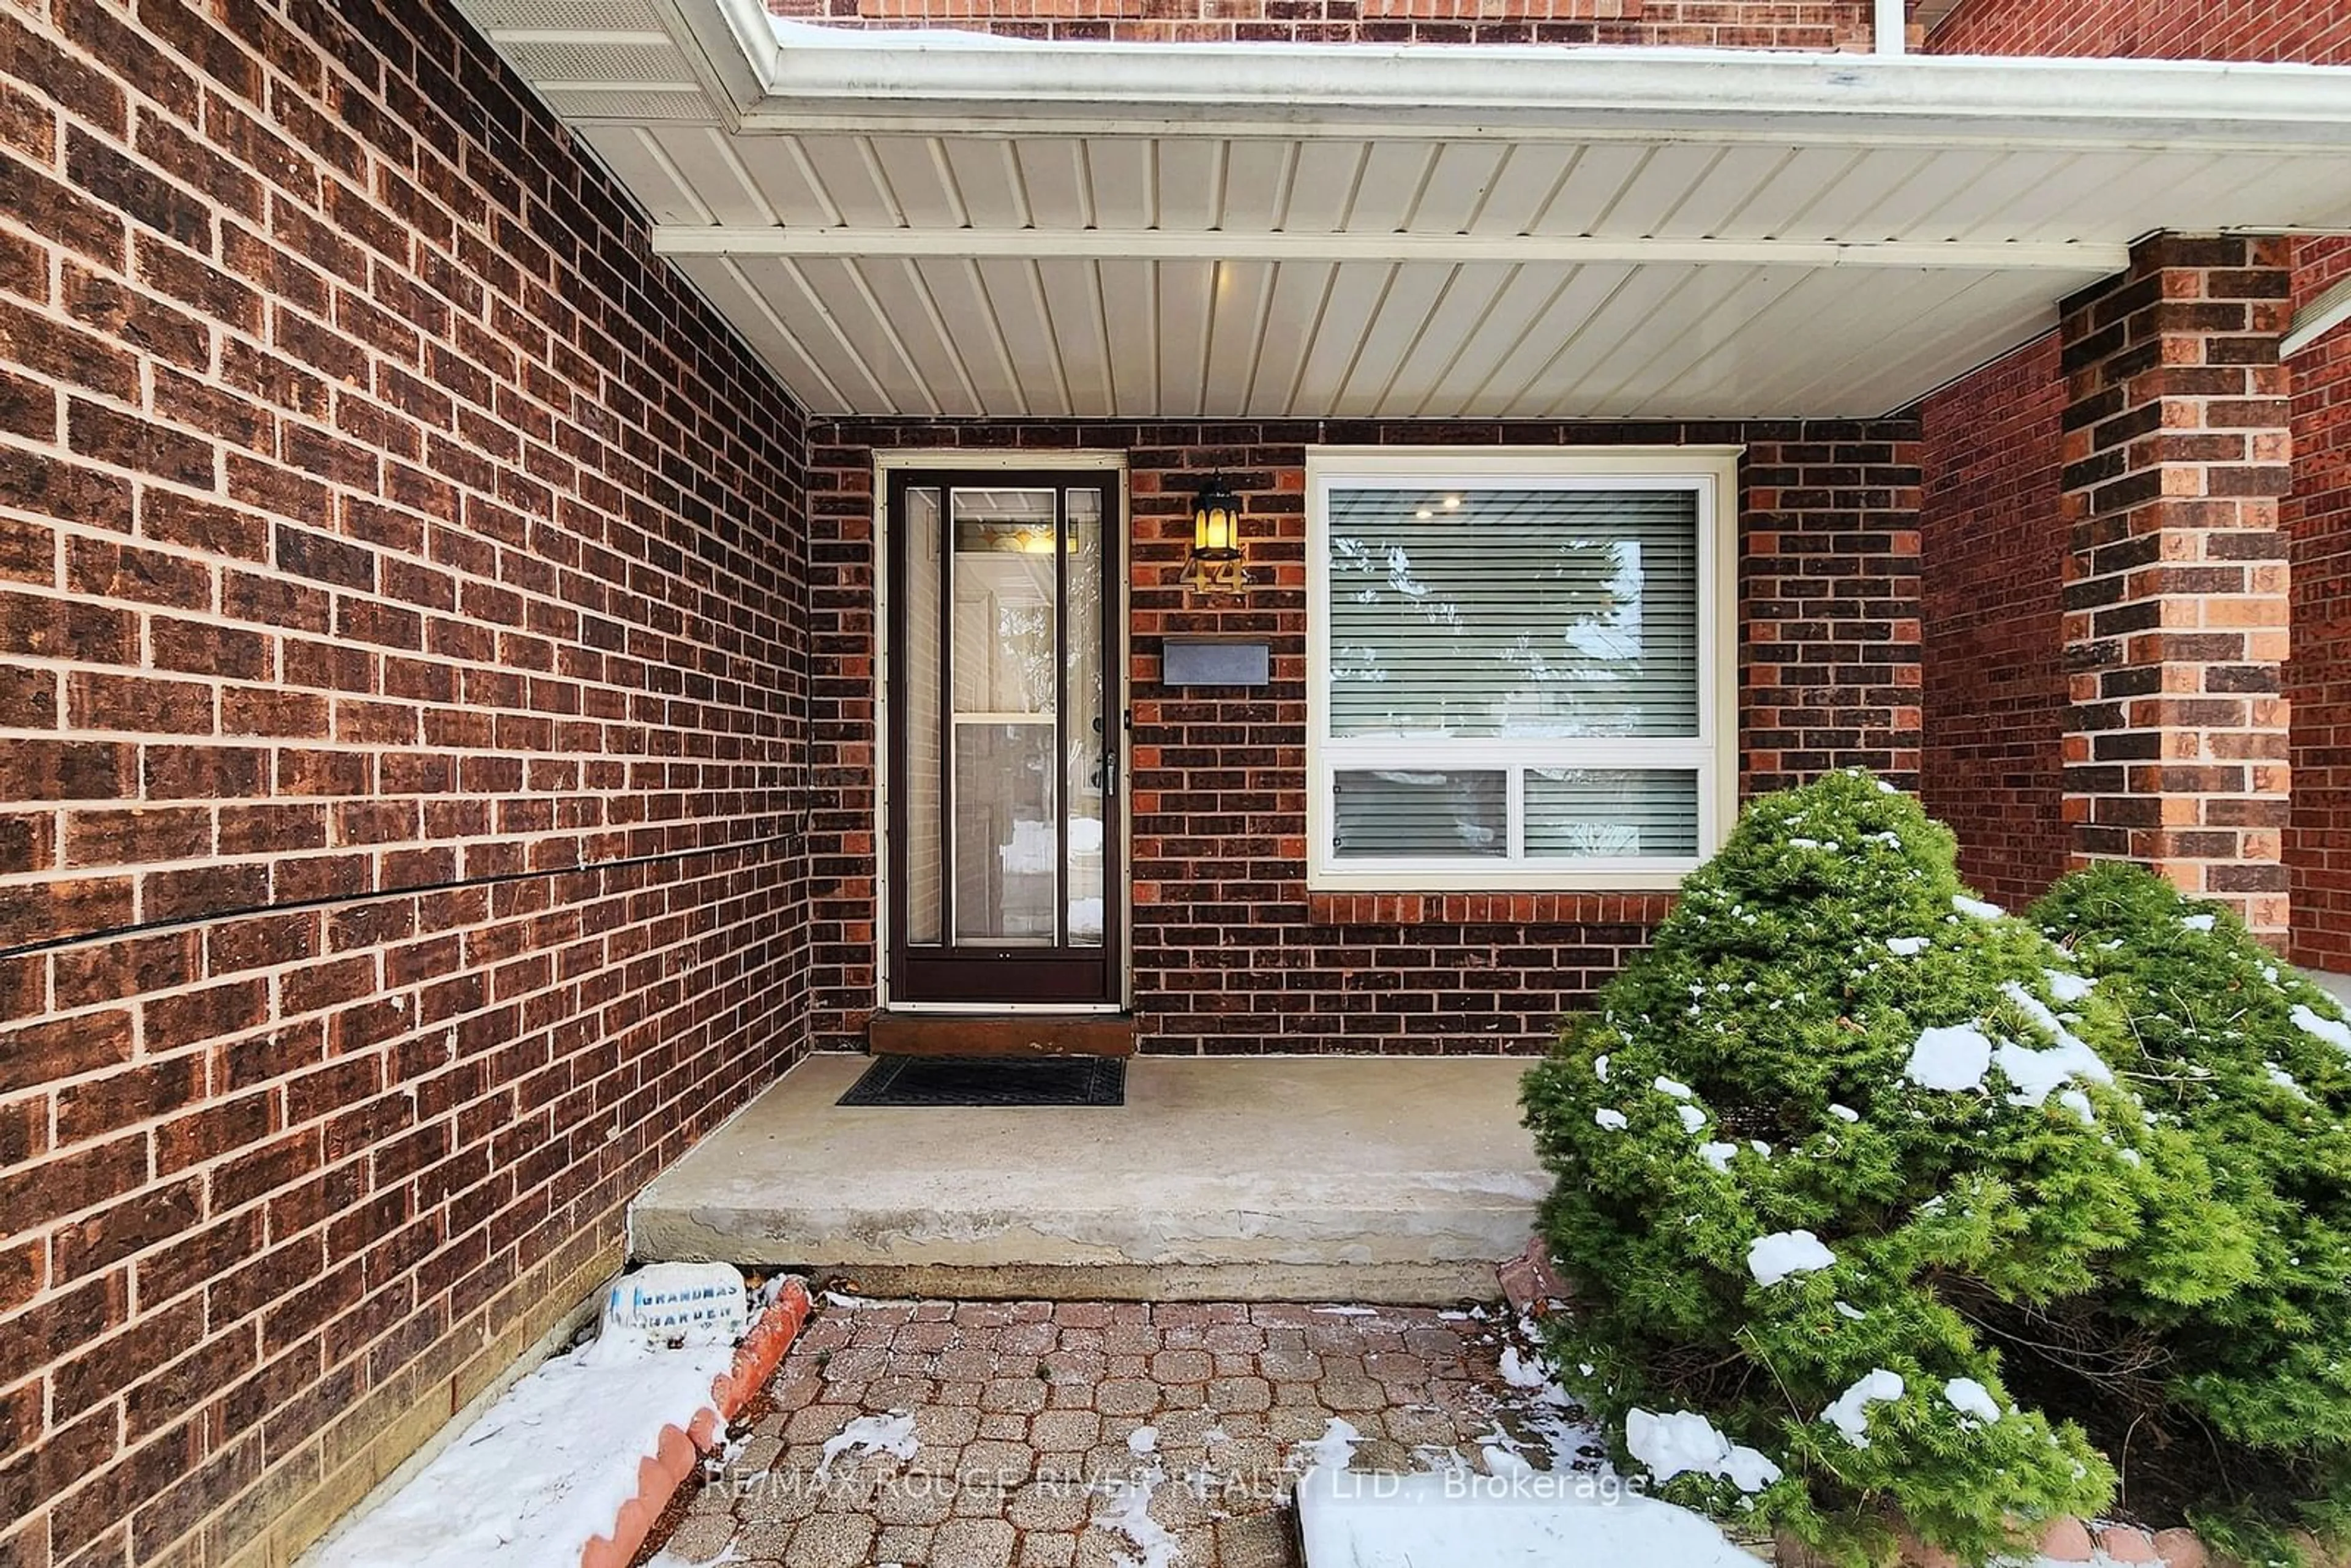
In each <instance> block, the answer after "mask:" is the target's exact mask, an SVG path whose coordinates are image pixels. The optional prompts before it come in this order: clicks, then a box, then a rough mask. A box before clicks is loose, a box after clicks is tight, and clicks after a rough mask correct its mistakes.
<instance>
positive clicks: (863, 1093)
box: [834, 1056, 1126, 1105]
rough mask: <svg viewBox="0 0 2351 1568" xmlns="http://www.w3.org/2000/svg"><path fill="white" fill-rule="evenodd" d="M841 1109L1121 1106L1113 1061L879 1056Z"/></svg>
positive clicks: (1120, 1065) (1122, 1081) (1121, 1084)
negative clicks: (860, 1107) (898, 1106)
mask: <svg viewBox="0 0 2351 1568" xmlns="http://www.w3.org/2000/svg"><path fill="white" fill-rule="evenodd" d="M834 1103H835V1104H840V1105H1123V1104H1125V1103H1126V1060H1125V1058H1123V1057H1116V1056H1027V1057H1020V1056H1015V1057H1006V1056H880V1057H876V1058H874V1060H873V1065H872V1066H871V1067H869V1068H867V1069H866V1070H865V1074H864V1076H863V1077H862V1078H860V1079H858V1081H857V1082H854V1083H852V1084H851V1085H850V1086H849V1092H848V1093H846V1094H843V1095H842V1096H841V1098H840V1099H839V1100H837V1101H835V1102H834Z"/></svg>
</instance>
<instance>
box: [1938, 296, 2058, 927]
mask: <svg viewBox="0 0 2351 1568" xmlns="http://www.w3.org/2000/svg"><path fill="white" fill-rule="evenodd" d="M2064 406H2065V383H2064V378H2063V377H2062V376H2060V375H2059V373H2058V364H2057V339H2056V335H2055V334H2054V333H2051V334H2050V335H2048V336H2046V337H2043V338H2041V339H2038V340H2035V341H2033V342H2032V343H2030V344H2027V345H2026V346H2025V347H2023V348H2022V349H2020V350H2017V351H2016V352H2014V353H2012V354H2010V355H2009V356H2007V357H2006V358H2005V359H2001V360H1997V361H1993V362H1992V363H1991V364H1989V365H1986V366H1985V367H1984V368H1983V369H1981V370H1980V371H1976V372H1975V373H1974V374H1972V375H1970V376H1969V377H1967V378H1966V379H1965V380H1963V381H1960V382H1956V383H1954V384H1953V385H1951V386H1949V387H1947V388H1945V389H1944V390H1943V391H1941V392H1937V393H1936V394H1935V395H1934V396H1933V397H1930V398H1928V400H1927V401H1926V402H1924V403H1922V404H1920V405H1919V414H1920V434H1921V436H1922V439H1923V452H1924V459H1923V466H1924V470H1925V478H1926V489H1925V497H1924V501H1923V503H1922V505H1921V507H1920V508H1919V516H1918V521H1919V533H1920V535H1921V537H1922V539H1923V543H1924V559H1923V562H1922V566H1923V574H1924V580H1925V585H1926V587H1925V592H1924V593H1923V595H1922V596H1921V600H1920V604H1921V610H1922V612H1923V619H1924V622H1925V629H1926V737H1925V747H1924V756H1925V758H1926V766H1925V768H1924V769H1923V779H1922V781H1921V784H1920V796H1921V798H1922V799H1923V800H1925V802H1926V805H1927V809H1928V810H1929V811H1931V812H1933V813H1934V814H1935V815H1936V816H1937V817H1938V818H1940V819H1941V820H1942V821H1945V822H1947V823H1949V825H1950V827H1951V828H1952V830H1953V831H1955V832H1957V833H1958V834H1959V868H1960V871H1961V873H1963V874H1964V875H1965V876H1966V877H1967V878H1968V879H1969V880H1970V882H1972V883H1974V884H1975V885H1976V886H1977V887H1978V888H1980V889H1981V890H1982V891H1983V892H1984V893H1985V894H1987V895H1989V896H1991V897H1992V898H1994V899H1996V900H1998V901H1999V902H2001V903H2003V904H2011V905H2021V904H2028V903H2030V902H2031V901H2032V900H2033V899H2035V898H2037V897H2039V896H2040V895H2041V894H2042V893H2043V891H2044V890H2046V889H2047V887H2048V886H2049V884H2050V883H2052V882H2054V881H2055V880H2056V879H2057V878H2058V877H2059V876H2061V875H2063V874H2064V870H2065V858H2066V853H2067V848H2066V835H2065V826H2064V819H2063V816H2062V814H2061V810H2060V808H2061V805H2062V802H2063V800H2064V773H2063V769H2062V768H2061V767H2060V764H2059V755H2058V753H2059V747H2060V744H2061V743H2062V741H2063V739H2064V733H2065V722H2066V693H2065V668H2064V627H2063V625H2062V623H2061V622H2062V615H2063V608H2064V593H2063V578H2064V561H2065V529H2064V524H2063V522H2062V521H2061V519H2060V517H2059V516H2058V473H2059V468H2060V465H2059V462H2058V446H2059V443H2060V441H2061V440H2062V438H2063V434H2064V433H2063V431H2062V430H2061V428H2060V420H2061V417H2062V415H2063V413H2064Z"/></svg>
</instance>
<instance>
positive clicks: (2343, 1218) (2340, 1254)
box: [2032, 865, 2351, 1561]
mask: <svg viewBox="0 0 2351 1568" xmlns="http://www.w3.org/2000/svg"><path fill="white" fill-rule="evenodd" d="M2032 919H2033V920H2034V921H2035V922H2036V923H2037V924H2038V925H2041V926H2042V928H2043V930H2044V931H2045V932H2046V933H2047V934H2048V935H2049V936H2051V937H2052V938H2053V939H2054V940H2056V941H2058V942H2060V943H2062V944H2063V945H2064V946H2066V947H2067V948H2068V949H2070V950H2071V952H2072V954H2073V956H2074V960H2075V962H2076V964H2077V965H2078V966H2079V967H2080V968H2081V970H2082V972H2083V974H2085V975H2086V976H2090V977H2094V978H2095V981H2096V984H2097V989H2098V991H2099V993H2100V994H2101V995H2102V996H2103V997H2104V998H2105V1000H2106V1001H2108V1002H2109V1003H2111V1004H2112V1005H2114V1006H2115V1007H2116V1009H2119V1010H2120V1012H2121V1013H2122V1015H2123V1017H2124V1019H2125V1022H2126V1025H2127V1032H2126V1036H2125V1037H2124V1039H2123V1040H2121V1041H2120V1042H2119V1043H2118V1046H2117V1051H2118V1054H2117V1056H2116V1066H2117V1067H2118V1068H2120V1069H2121V1070H2122V1071H2123V1073H2124V1075H2125V1077H2126V1079H2127V1080H2128V1081H2129V1082H2131V1083H2132V1085H2133V1086H2134V1087H2135V1088H2136V1089H2137V1092H2138V1094H2139V1096H2140V1098H2141V1099H2142V1100H2144V1101H2145V1102H2146V1103H2147V1106H2148V1108H2149V1110H2150V1111H2151V1112H2152V1113H2153V1114H2154V1115H2155V1116H2156V1117H2157V1119H2158V1122H2160V1123H2161V1124H2165V1125H2167V1126H2176V1127H2178V1128H2179V1129H2180V1130H2181V1131H2183V1132H2185V1133H2186V1134H2189V1136H2190V1137H2191V1138H2193V1139H2194V1140H2195V1142H2196V1145H2197V1146H2198V1147H2199V1149H2201V1150H2202V1151H2203V1153H2204V1156H2205V1158H2206V1160H2207V1161H2208V1162H2209V1163H2210V1166H2211V1168H2212V1173H2213V1179H2214V1183H2215V1186H2216V1188H2217V1190H2218V1192H2219V1194H2220V1198H2221V1200H2222V1201H2223V1202H2224V1203H2225V1204H2226V1205H2227V1207H2229V1208H2230V1209H2231V1211H2233V1213H2234V1214H2235V1215H2236V1216H2238V1217H2239V1222H2240V1224H2241V1226H2242V1227H2243V1228H2245V1229H2246V1230H2247V1232H2248V1233H2249V1234H2250V1235H2251V1237H2252V1245H2253V1249H2254V1259H2255V1267H2254V1270H2253V1272H2252V1277H2251V1278H2250V1279H2248V1280H2247V1281H2244V1282H2243V1283H2242V1284H2241V1285H2240V1286H2238V1287H2237V1288H2236V1289H2234V1290H2231V1291H2229V1292H2228V1293H2227V1294H2225V1295H2223V1296H2220V1297H2218V1298H2215V1299H2214V1300H2212V1301H2208V1302H2205V1303H2202V1304H2200V1305H2199V1306H2197V1307H2196V1308H2195V1309H2194V1310H2192V1311H2183V1310H2181V1309H2180V1308H2179V1307H2178V1306H2176V1305H2175V1304H2173V1303H2171V1302H2168V1301H2161V1300H2155V1299H2148V1298H2147V1297H2144V1296H2142V1295H2141V1294H2140V1293H2138V1292H2137V1291H2131V1290H2127V1289H2125V1290H2119V1291H2111V1292H2108V1293H2105V1294H2104V1295H2101V1296H2096V1297H2093V1298H2090V1299H2088V1300H2086V1301H2083V1302H2081V1303H2078V1305H2077V1307H2076V1309H2075V1312H2074V1314H2073V1320H2072V1321H2071V1322H2069V1323H2068V1324H2067V1327H2068V1331H2069V1333H2071V1334H2072V1335H2074V1336H2075V1337H2076V1338H2078V1339H2080V1340H2081V1341H2083V1342H2085V1343H2098V1344H2115V1343H2130V1344H2143V1345H2145V1346H2146V1351H2145V1353H2144V1354H2141V1355H2138V1356H2135V1357H2133V1358H2132V1359H2131V1360H2130V1361H2128V1362H2127V1363H2126V1364H2122V1365H2118V1366H2111V1367H2103V1366H2097V1365H2095V1364H2091V1365H2069V1364H2062V1363H2061V1364H2059V1365H2057V1366H2056V1367H2054V1368H2053V1370H2054V1371H2056V1372H2058V1373H2060V1374H2062V1376H2061V1377H2060V1378H2057V1379H2053V1383H2054V1384H2055V1385H2057V1386H2060V1387H2064V1388H2065V1389H2066V1390H2067V1391H2068V1392H2070V1393H2072V1394H2074V1396H2077V1397H2079V1398H2081V1399H2083V1400H2084V1401H2085V1402H2094V1403H2091V1404H2090V1408H2092V1409H2093V1410H2094V1411H2095V1416H2094V1417H2093V1419H2092V1422H2091V1426H2092V1429H2093V1431H2094V1433H2095V1435H2096V1436H2097V1437H2100V1438H2102V1439H2103V1440H2104V1441H2105V1444H2106V1445H2107V1447H2108V1449H2109V1451H2110V1452H2112V1453H2113V1454H2114V1456H2115V1458H2116V1462H2117V1464H2118V1465H2119V1466H2121V1468H2122V1469H2123V1473H2124V1476H2125V1478H2126V1482H2128V1483H2129V1485H2128V1489H2127V1492H2126V1500H2136V1499H2137V1498H2138V1497H2139V1496H2140V1495H2142V1493H2144V1492H2147V1491H2148V1490H2153V1491H2154V1492H2155V1494H2156V1495H2157V1496H2158V1497H2169V1498H2177V1499H2178V1500H2179V1501H2180V1503H2181V1504H2182V1505H2183V1506H2184V1507H2185V1508H2186V1510H2187V1511H2189V1512H2190V1513H2192V1514H2194V1515H2195V1516H2196V1517H2197V1521H2198V1522H2199V1524H2200V1525H2201V1526H2202V1527H2203V1528H2204V1530H2205V1531H2206V1532H2207V1534H2208V1535H2210V1536H2211V1537H2213V1538H2214V1539H2215V1540H2219V1541H2224V1542H2229V1543H2230V1544H2231V1545H2232V1546H2234V1547H2235V1548H2236V1549H2237V1551H2238V1552H2239V1553H2240V1554H2241V1555H2242V1556H2245V1557H2247V1558H2249V1559H2252V1560H2253V1561H2261V1560H2263V1559H2264V1558H2272V1557H2276V1556H2278V1555H2281V1554H2282V1553H2283V1552H2285V1551H2286V1549H2287V1545H2288V1543H2287V1542H2286V1541H2285V1540H2284V1538H2283V1531H2285V1530H2287V1529H2288V1528H2290V1527H2293V1526H2297V1525H2299V1526H2303V1527H2306V1528H2309V1529H2312V1530H2314V1531H2315V1532H2316V1533H2317V1534H2318V1535H2320V1536H2321V1537H2322V1538H2324V1539H2328V1540H2331V1541H2335V1542H2343V1541H2346V1540H2351V1028H2346V1026H2345V1024H2344V1022H2343V1016H2344V1015H2343V1012H2342V1009H2339V1008H2338V1007H2337V1006H2336V1005H2335V1002H2334V1000H2333V998H2330V997H2328V996H2327V995H2326V994H2325V992H2324V991H2321V990H2320V989H2319V988H2317V987H2316V986H2314V985H2313V984H2311V983H2310V982H2309V981H2308V980H2306V979H2304V978H2303V977H2301V976H2300V975H2298V974H2296V973H2294V971H2293V970H2292V969H2291V968H2288V967H2285V966H2283V965H2281V964H2280V963H2279V962H2278V959H2277V957H2276V956H2275V955H2274V954H2273V953H2271V952H2270V951H2269V949H2267V948H2266V947H2263V946H2262V945H2261V943H2260V942H2258V941H2256V940H2255V939H2254V938H2253V936H2252V934H2251V933H2250V932H2248V931H2247V930H2246V929H2245V928H2244V926H2243V925H2242V924H2241V923H2240V922H2239V921H2238V920H2237V918H2236V916H2235V915H2232V914H2231V913H2230V912H2229V911H2228V910H2226V909H2225V908H2222V907H2221V906H2220V905H2218V904H2194V903H2190V902H2189V901H2188V900H2186V899H2183V898H2182V897H2181V896H2180V895H2179V893H2178V892H2176V891H2175V890H2174V889H2173V888H2172V886H2171V885H2170V883H2167V882H2165V881H2163V880H2162V879H2160V878H2158V877H2156V876H2153V875H2150V874H2149V873H2146V872H2144V871H2140V870H2138V869H2137V868H2136V867H2131V866H2122V865H2106V866H2098V867H2095V868H2093V869H2091V870H2088V871H2083V872H2077V873H2074V875H2072V876H2069V877H2067V878H2065V879H2064V881H2063V882H2060V883H2058V884H2057V885H2056V887H2054V888H2053V889H2052V890H2051V892H2050V894H2049V896H2048V897H2046V898H2044V899H2043V900H2042V901H2041V902H2040V903H2039V904H2035V905H2034V906H2033V908H2032ZM2141 1476H2146V1477H2147V1478H2149V1480H2148V1482H2147V1484H2145V1485H2142V1484H2141V1483H2139V1482H2138V1481H2137V1479H2136V1478H2138V1477H2141Z"/></svg>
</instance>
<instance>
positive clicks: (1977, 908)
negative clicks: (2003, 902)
mask: <svg viewBox="0 0 2351 1568" xmlns="http://www.w3.org/2000/svg"><path fill="white" fill-rule="evenodd" d="M1951 907H1952V908H1953V909H1956V910H1958V911H1959V913H1960V914H1962V915H1974V916H1975V917H1976V918H1977V919H1978V920H1997V919H1999V918H2000V917H2001V915H2005V914H2007V913H2008V911H2007V910H2005V909H2002V908H2001V906H2000V905H1999V904H1987V903H1985V902H1984V901H1983V900H1982V899H1980V898H1970V897H1969V896H1968V895H1967V894H1964V893H1959V894H1952V895H1951Z"/></svg>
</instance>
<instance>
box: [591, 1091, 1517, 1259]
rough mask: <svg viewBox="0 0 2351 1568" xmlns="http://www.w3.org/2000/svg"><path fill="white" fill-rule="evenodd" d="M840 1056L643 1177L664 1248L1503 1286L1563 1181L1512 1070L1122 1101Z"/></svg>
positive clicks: (681, 1253) (642, 1247) (635, 1214)
mask: <svg viewBox="0 0 2351 1568" xmlns="http://www.w3.org/2000/svg"><path fill="white" fill-rule="evenodd" d="M865 1066H866V1062H865V1060H864V1059H863V1058H862V1057H858V1056H848V1055H839V1054H824V1055H818V1056H814V1057H811V1058H810V1059H809V1060H807V1061H803V1062H801V1063H800V1064H799V1066H798V1067H796V1068H794V1069H793V1070H792V1071H790V1072H789V1073H787V1074H786V1075H785V1076H784V1078H783V1079H782V1080H781V1081H780V1082H778V1083H777V1084H776V1085H775V1086H774V1087H773V1088H771V1089H769V1090H768V1092H766V1093H765V1094H763V1095H762V1096H761V1097H760V1098H759V1099H758V1101H757V1102H755V1103H753V1104H752V1105H751V1106H750V1108H749V1109H747V1111H745V1112H744V1113H743V1114H742V1115H740V1116H738V1117H737V1118H736V1119H735V1120H734V1121H732V1122H730V1123H729V1124H727V1125H726V1127H724V1128H722V1129H721V1130H720V1131H718V1132H717V1133H715V1134H712V1135H711V1136H710V1137H709V1138H707V1139H705V1141H704V1142H703V1143H702V1145H700V1146H699V1147H697V1148H695V1150H694V1151H693V1152H692V1153H690V1154H688V1155H686V1156H685V1158H684V1159H683V1160H681V1161H680V1162H678V1164H677V1165H675V1166H673V1167H672V1168H671V1169H670V1170H669V1171H668V1172H666V1173H665V1174H664V1175H663V1176H661V1177H660V1178H659V1179H658V1180H656V1181H655V1182H654V1183H653V1186H650V1187H649V1188H647V1189H646V1191H645V1193H644V1195H643V1197H640V1198H639V1199H638V1201H637V1203H636V1205H635V1206H634V1208H633V1209H632V1216H631V1221H632V1238H633V1248H634V1251H635V1253H636V1255H637V1256H638V1257H639V1258H641V1259H643V1260H716V1261H725V1262H736V1263H757V1264H762V1265H766V1266H768V1267H781V1268H796V1269H802V1270H810V1271H811V1272H814V1273H816V1274H817V1275H819V1277H820V1278H835V1279H848V1280H852V1281H854V1282H855V1283H856V1285H857V1286H858V1287H859V1288H860V1289H861V1290H863V1291H868V1292H872V1293H876V1294H886V1295H922V1296H952V1297H959V1298H964V1299H998V1300H1004V1299H1015V1300H1017V1299H1034V1298H1043V1299H1047V1300H1064V1301H1073V1300H1149V1301H1380V1302H1399V1303H1411V1304H1424V1305H1426V1304H1445V1303H1449V1302H1453V1301H1461V1300H1464V1299H1479V1300H1485V1299H1490V1298H1492V1297H1494V1296H1495V1295H1497V1294H1498V1293H1499V1292H1498V1291H1497V1289H1496V1285H1495V1279H1494V1270H1495V1266H1496V1265H1497V1264H1498V1263H1499V1262H1501V1261H1503V1260H1507V1259H1510V1258H1513V1257H1515V1256H1517V1255H1518V1254H1519V1252H1520V1250H1521V1249H1523V1248H1524V1247H1525V1245H1526V1241H1527V1237H1528V1235H1529V1233H1530V1231H1531V1228H1532V1225H1533V1222H1534V1217H1535V1206H1536V1204H1537V1203H1538V1202H1539V1201H1540V1200H1541V1197H1542V1196H1543V1194H1544V1193H1545V1192H1547V1191H1548V1190H1549V1189H1550V1181H1549V1178H1548V1177H1547V1176H1545V1174H1544V1173H1543V1171H1542V1169H1541V1166H1540V1165H1539V1164H1538V1163H1537V1161H1536V1159H1535V1155H1534V1147H1533V1143H1532V1140H1531V1138H1530V1137H1529V1136H1528V1134H1527V1132H1526V1130H1525V1129H1524V1128H1523V1127H1522V1126H1520V1123H1519V1111H1518V1081H1519V1076H1520V1073H1521V1072H1522V1071H1524V1069H1525V1066H1526V1064H1525V1063H1524V1062H1523V1061H1506V1060H1502V1059H1498V1058H1479V1059H1456V1058H1415V1059H1390V1058H1364V1057H1353V1058H1349V1057H1312V1058H1307V1057H1251V1058H1244V1059H1233V1060H1214V1061H1202V1060H1197V1059H1191V1058H1168V1057H1148V1056H1146V1057H1138V1058H1136V1059H1135V1061H1134V1062H1133V1063H1132V1064H1131V1065H1130V1067H1129V1069H1128V1076H1127V1103H1126V1104H1125V1105H1123V1106H1120V1107H1092V1108H1076V1107H1060V1106H1055V1107H1035V1108H1029V1107H1022V1108H1004V1107H986V1108H953V1109H946V1108H940V1109H933V1108H923V1109H899V1108H884V1107H863V1106H860V1107H843V1106H839V1105H836V1104H834V1103H833V1102H834V1101H835V1100H837V1099H838V1098H839V1097H840V1096H841V1092H843V1091H844V1090H846V1089H847V1088H848V1087H849V1085H850V1084H851V1083H852V1082H855V1081H856V1078H857V1075H858V1074H859V1073H860V1072H861V1071H863V1069H864V1067H865Z"/></svg>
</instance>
